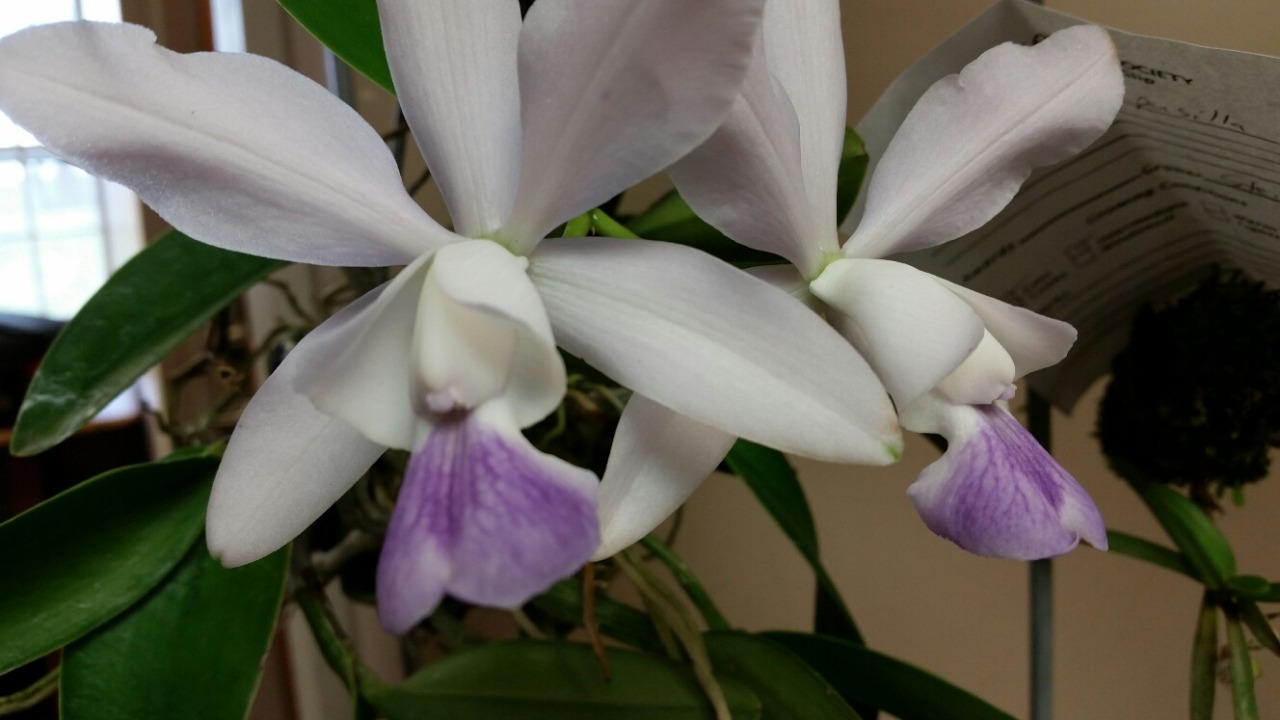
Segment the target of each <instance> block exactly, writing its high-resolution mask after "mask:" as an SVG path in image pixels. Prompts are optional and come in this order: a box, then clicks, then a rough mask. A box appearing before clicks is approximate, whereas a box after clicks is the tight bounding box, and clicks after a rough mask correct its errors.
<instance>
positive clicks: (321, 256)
mask: <svg viewBox="0 0 1280 720" xmlns="http://www.w3.org/2000/svg"><path fill="white" fill-rule="evenodd" d="M0 110H3V111H4V112H5V113H7V114H8V115H9V116H10V117H12V118H13V119H14V121H16V122H17V123H18V124H19V125H22V126H23V127H24V128H26V129H27V130H29V131H30V132H31V133H32V134H33V135H35V136H36V137H37V138H38V139H39V140H40V142H41V143H43V144H44V145H45V146H47V147H48V148H49V149H50V150H52V151H53V152H54V153H55V154H57V155H58V156H59V157H61V158H63V159H65V160H67V161H68V162H70V163H71V164H73V165H77V166H79V167H81V168H84V169H85V170H87V171H89V172H91V173H93V174H95V175H98V176H101V177H104V178H107V179H110V180H114V181H116V182H118V183H120V184H122V185H126V186H128V187H129V188H130V189H132V190H134V191H135V192H137V193H138V196H139V197H141V198H142V200H143V202H145V203H146V204H147V205H150V206H151V207H152V208H153V209H154V210H155V211H156V212H158V213H160V215H161V217H163V218H164V219H166V220H168V221H169V222H170V223H172V224H173V225H174V227H176V228H178V229H179V230H181V231H183V232H185V233H187V234H188V235H190V236H191V237H193V238H195V239H197V240H199V241H201V242H205V243H209V244H210V245H216V246H218V247H223V248H228V249H231V250H238V251H240V252H246V253H251V254H253V255H261V256H263V257H273V258H281V259H285V260H293V261H298V262H307V263H315V264H319V265H403V264H405V263H407V262H409V261H410V260H412V259H413V258H415V257H417V256H418V255H420V254H422V253H424V252H427V251H429V250H431V249H432V248H434V247H438V246H439V245H440V244H442V243H444V242H448V240H449V233H448V232H447V231H445V229H444V228H442V227H440V225H439V224H438V223H436V222H435V221H434V220H432V219H431V218H430V216H428V215H427V214H426V213H425V212H423V211H422V209H421V208H419V207H418V206H417V204H416V203H415V202H414V201H413V200H412V199H411V198H410V197H409V196H408V195H407V194H406V193H405V192H404V186H403V185H402V184H401V180H400V172H399V170H398V169H397V168H396V163H395V160H394V159H393V158H392V157H391V153H390V152H388V151H387V147H386V145H385V144H384V143H383V141H382V138H380V137H378V133H376V132H374V130H373V129H372V128H370V127H369V125H368V124H367V123H365V122H364V120H362V119H361V118H360V116H359V115H358V114H357V113H356V112H355V111H354V110H352V109H351V108H350V107H348V106H347V105H346V104H345V103H343V102H342V101H341V100H339V99H337V98H336V97H334V96H333V95H332V94H331V93H329V92H328V91H327V90H325V89H324V88H323V87H321V86H319V85H317V84H316V83H314V82H312V81H311V80H309V79H307V78H305V77H303V76H302V75H299V74H298V73H296V72H294V71H293V70H290V69H289V68H287V67H285V66H283V65H281V64H279V63H277V62H273V61H271V60H268V59H266V58H263V57H259V56H256V55H246V54H233V53H192V54H190V55H182V54H179V53H175V52H172V51H170V50H167V49H165V48H162V47H159V46H157V45H155V34H154V33H152V32H151V31H150V30H147V29H145V28H142V27H138V26H136V25H113V24H108V23H59V24H56V25H44V26H39V27H34V28H31V29H28V30H24V31H22V32H19V33H17V34H15V35H10V36H9V37H6V38H4V39H3V40H0Z"/></svg>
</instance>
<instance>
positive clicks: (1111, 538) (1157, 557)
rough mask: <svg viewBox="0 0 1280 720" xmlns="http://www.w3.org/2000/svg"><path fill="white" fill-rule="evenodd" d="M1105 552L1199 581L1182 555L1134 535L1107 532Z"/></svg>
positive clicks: (1112, 531) (1116, 531)
mask: <svg viewBox="0 0 1280 720" xmlns="http://www.w3.org/2000/svg"><path fill="white" fill-rule="evenodd" d="M1107 550H1108V551H1109V552H1113V553H1116V554H1117V555H1127V556H1129V557H1131V558H1135V559H1137V560H1142V561H1143V562H1148V563H1151V564H1152V565H1159V566H1160V567H1162V568H1165V569H1166V570H1172V571H1174V572H1176V573H1181V574H1183V575H1186V576H1187V577H1189V578H1191V579H1192V580H1199V578H1198V577H1196V574H1195V571H1193V570H1192V569H1191V565H1190V564H1188V563H1187V559H1186V557H1184V556H1183V555H1182V553H1180V552H1178V551H1177V550H1174V549H1172V548H1167V547H1165V546H1163V545H1160V544H1158V543H1153V542H1151V541H1150V540H1146V539H1143V538H1140V537H1138V536H1136V535H1130V534H1128V533H1123V532H1120V531H1118V530H1108V531H1107Z"/></svg>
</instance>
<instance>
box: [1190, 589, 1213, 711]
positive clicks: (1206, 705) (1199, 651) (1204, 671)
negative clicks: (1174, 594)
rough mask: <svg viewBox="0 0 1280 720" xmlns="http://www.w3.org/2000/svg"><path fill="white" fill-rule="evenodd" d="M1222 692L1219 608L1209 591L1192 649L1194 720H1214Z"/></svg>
mask: <svg viewBox="0 0 1280 720" xmlns="http://www.w3.org/2000/svg"><path fill="white" fill-rule="evenodd" d="M1217 689H1218V606H1217V604H1216V603H1215V602H1214V600H1213V595H1212V594H1211V593H1209V592H1208V591H1205V593H1204V599H1203V600H1202V601H1201V602H1200V618H1199V620H1197V622H1196V639H1195V643H1194V644H1193V645H1192V647H1191V713H1190V716H1189V717H1190V718H1191V720H1213V696H1214V694H1215V692H1216V691H1217Z"/></svg>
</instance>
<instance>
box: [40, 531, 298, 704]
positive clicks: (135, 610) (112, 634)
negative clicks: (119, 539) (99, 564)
mask: <svg viewBox="0 0 1280 720" xmlns="http://www.w3.org/2000/svg"><path fill="white" fill-rule="evenodd" d="M288 565H289V551H288V549H287V548H285V549H282V550H279V551H277V552H276V553H274V554H272V555H270V556H268V557H266V558H263V559H262V560H259V561H258V562H255V563H252V564H250V565H246V566H244V567H239V568H235V569H232V570H228V569H226V568H224V567H222V566H221V565H220V564H219V563H218V561H217V560H214V559H213V558H212V557H210V555H209V551H208V550H206V549H205V547H204V543H197V544H196V545H195V546H194V547H192V548H191V551H190V552H188V553H187V556H186V558H185V559H184V560H183V561H182V563H181V564H180V565H178V567H177V569H176V570H174V572H173V573H172V574H170V575H169V577H168V578H166V579H165V581H164V582H163V583H161V584H160V586H159V587H157V588H156V589H155V590H154V591H152V592H151V594H150V595H148V596H147V597H146V598H144V599H143V600H142V602H140V603H138V604H136V605H134V606H133V607H132V608H130V609H129V610H128V611H127V612H125V613H124V614H122V615H120V616H118V617H116V618H115V619H114V620H113V621H111V622H110V623H108V624H107V625H104V626H102V627H100V628H98V629H97V630H95V631H94V632H92V633H90V634H89V635H87V636H85V637H83V638H81V639H80V640H77V641H75V642H73V643H72V644H71V645H69V646H68V647H67V649H66V650H65V651H64V653H63V659H62V687H61V693H62V700H61V702H62V718H63V720H117V719H118V720H136V719H137V718H183V719H184V720H241V718H244V717H245V714H246V713H247V712H248V711H249V704H250V702H251V701H252V700H253V696H254V694H255V693H256V692H257V689H258V680H259V678H260V676H261V674H262V661H263V658H264V657H265V656H266V653H267V648H268V647H269V646H270V644H271V638H272V635H273V634H274V632H275V627H276V618H277V617H279V615H280V602H281V600H283V598H284V584H285V577H286V574H287V571H288Z"/></svg>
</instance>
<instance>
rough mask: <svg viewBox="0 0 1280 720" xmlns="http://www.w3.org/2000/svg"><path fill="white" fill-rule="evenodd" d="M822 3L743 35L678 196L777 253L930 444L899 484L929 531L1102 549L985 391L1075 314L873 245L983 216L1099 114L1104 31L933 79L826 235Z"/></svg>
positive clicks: (1059, 339)
mask: <svg viewBox="0 0 1280 720" xmlns="http://www.w3.org/2000/svg"><path fill="white" fill-rule="evenodd" d="M838 14H839V10H838V4H837V2H836V0H769V4H768V6H767V8H766V10H765V21H764V30H763V32H764V42H763V43H762V46H761V48H760V49H759V52H758V53H757V56H756V59H755V61H754V62H753V66H752V68H751V70H750V73H749V75H748V79H747V80H746V82H745V84H744V88H743V95H742V97H741V98H740V99H739V100H738V102H737V103H736V105H735V107H734V109H733V110H732V112H731V113H730V115H729V117H728V119H727V120H726V121H725V123H724V125H723V126H721V128H720V129H719V130H718V131H717V132H716V133H715V134H714V135H713V136H712V137H711V138H710V139H709V140H708V141H707V142H706V143H705V144H703V145H702V146H701V147H700V148H698V149H697V150H695V151H694V152H693V153H691V154H689V155H688V156H687V157H686V158H685V159H684V160H682V161H680V162H679V163H677V164H676V165H675V166H674V167H673V168H671V170H670V171H669V172H670V174H671V177H672V178H673V179H674V181H675V183H676V186H677V187H678V188H679V190H680V192H681V194H682V195H683V196H684V198H685V199H686V200H687V201H688V202H689V204H690V205H691V206H692V207H693V209H694V210H695V211H696V212H697V213H698V214H699V215H701V216H702V217H703V218H705V219H706V220H707V221H708V222H710V223H711V224H712V225H714V226H715V227H717V228H718V229H720V230H721V231H722V232H724V233H725V234H726V235H728V236H729V237H731V238H733V239H734V240H736V241H738V242H740V243H742V244H744V245H748V246H750V247H753V248H756V249H759V250H765V251H768V252H772V253H775V254H778V255H781V256H783V257H785V258H787V259H788V260H790V261H791V262H792V263H793V264H794V268H788V267H785V266H783V267H780V268H773V269H770V270H769V271H768V272H769V274H770V277H771V278H772V279H773V281H774V282H776V283H778V284H780V285H782V286H784V287H788V289H790V290H791V291H792V292H793V293H794V294H796V295H797V296H798V297H801V298H803V299H805V300H806V301H807V302H808V303H810V304H811V305H813V306H815V307H817V308H818V309H819V311H820V312H822V313H824V314H825V315H826V317H827V318H828V319H829V321H830V322H831V323H832V324H833V325H835V326H836V327H837V328H838V329H839V330H840V331H841V333H842V334H843V335H844V336H845V337H846V338H847V339H848V340H849V341H850V343H852V344H853V346H854V347H856V348H857V349H858V350H859V351H860V352H861V353H862V354H863V356H864V357H865V358H866V359H867V360H868V361H869V362H870V363H871V365H872V367H873V368H875V370H876V372H877V373H878V374H879V376H880V379H881V380H882V381H883V382H884V384H885V387H886V388H888V390H889V393H890V395H891V396H892V397H893V399H894V402H895V404H896V406H897V408H898V411H899V417H900V419H901V422H902V425H903V427H905V428H907V429H908V430H912V431H915V432H922V433H938V434H941V435H943V436H944V437H945V438H946V439H947V441H948V449H947V452H946V453H945V454H944V456H943V457H942V459H940V460H939V461H937V462H936V463H934V464H932V465H930V466H929V467H928V468H926V469H925V470H924V472H923V473H922V474H921V476H920V478H919V479H918V480H917V481H916V482H915V483H914V484H913V485H912V486H911V488H910V489H909V491H908V492H909V495H910V497H911V500H912V501H913V502H914V504H915V506H916V508H917V509H918V511H919V512H920V514H921V516H922V517H923V518H924V520H925V523H926V524H927V525H928V526H929V528H931V529H932V530H933V531H934V532H936V533H938V534H939V535H942V536H944V537H946V538H949V539H951V540H953V541H955V542H956V543H957V544H959V545H960V546H962V547H964V548H966V549H968V550H970V551H972V552H975V553H978V554H981V555H992V556H1001V557H1015V558H1041V557H1047V556H1052V555H1057V554H1061V553H1064V552H1067V551H1068V550H1070V549H1072V548H1074V547H1075V546H1076V544H1077V543H1078V542H1079V540H1080V539H1084V540H1085V541H1087V542H1089V543H1090V544H1092V545H1095V546H1097V547H1101V548H1105V547H1106V533H1105V528H1104V526H1103V523H1102V519H1101V516H1100V515H1099V513H1098V511H1097V508H1096V507H1095V506H1094V504H1093V502H1092V500H1090V498H1089V496H1088V495H1087V494H1086V493H1085V491H1084V490H1083V489H1082V488H1081V487H1080V486H1079V484H1078V483H1077V482H1076V481H1075V480H1074V479H1073V478H1072V477H1071V476H1070V475H1069V474H1068V473H1067V472H1066V471H1065V470H1063V468H1062V467H1061V466H1059V465H1058V463H1057V462H1055V461H1054V460H1053V458H1052V457H1051V456H1050V455H1049V454H1048V453H1046V452H1045V451H1044V450H1043V449H1042V448H1041V447H1040V446H1039V444H1038V443H1036V442H1035V440H1034V439H1033V438H1032V437H1031V436H1030V434H1028V433H1027V432H1026V431H1025V430H1024V429H1023V428H1022V426H1021V425H1019V424H1018V423H1017V422H1016V421H1015V420H1014V419H1013V418H1012V417H1011V416H1010V415H1009V413H1008V412H1007V410H1006V409H1005V408H1004V406H1003V404H1002V402H1001V401H1003V400H1006V399H1008V398H1009V397H1011V396H1012V394H1013V391H1014V388H1013V384H1012V383H1013V382H1014V380H1015V379H1017V378H1019V377H1021V376H1023V375H1025V374H1026V373H1029V372H1031V371H1033V370H1037V369H1039V368H1042V367H1046V366H1048V365H1051V364H1053V363H1055V362H1057V361H1059V360H1061V359H1062V358H1063V357H1064V356H1065V355H1066V353H1067V351H1068V350H1069V349H1070V347H1071V345H1072V343H1073V342H1074V341H1075V330H1074V329H1073V328H1072V327H1071V326H1069V325H1067V324H1065V323H1062V322H1059V321H1056V320H1052V319H1049V318H1046V317H1043V316H1040V315H1037V314H1035V313H1033V312H1030V311H1028V310H1025V309H1023V308H1018V307H1013V306H1010V305H1007V304H1005V303H1003V302H1000V301H998V300H995V299H992V298H989V297H986V296H983V295H981V294H979V293H976V292H973V291H970V290H968V289H966V288H963V287H960V286H957V285H954V284H952V283H949V282H947V281H944V280H942V279H940V278H937V277H934V276H932V275H929V274H926V273H924V272H922V271H919V270H916V269H915V268H913V267H911V266H909V265H906V264H904V263H900V262H895V261H892V260H884V259H881V258H884V257H886V256H888V255H891V254H894V253H900V252H906V251H910V250H919V249H922V248H927V247H931V246H934V245H938V244H940V243H944V242H947V241H949V240H952V239H954V238H958V237H960V236H961V235H964V234H965V233H967V232H969V231H971V230H974V229H976V228H978V227H980V226H981V225H982V224H984V223H985V222H987V221H988V220H989V219H991V218H992V217H993V216H994V215H995V214H996V213H997V212H999V211H1000V209H1001V208H1003V207H1004V206H1005V205H1006V204H1008V202H1009V201H1010V200H1011V199H1012V198H1013V196H1014V195H1015V193H1016V192H1017V191H1018V188H1019V187H1020V186H1021V184H1022V182H1023V181H1024V180H1025V179H1026V178H1027V177H1028V175H1029V174H1030V173H1031V171H1032V169H1033V168H1035V167H1038V166H1042V165H1047V164H1050V163H1054V162H1058V161H1060V160H1063V159H1066V158H1067V157H1069V156H1071V155H1073V154H1075V153H1077V152H1079V151H1081V150H1083V149H1084V148H1085V147H1086V146H1088V145H1089V144H1090V143H1092V142H1093V141H1094V140H1096V139H1097V138H1098V137H1099V136H1100V135H1101V134H1102V133H1103V132H1104V131H1105V130H1106V128H1107V127H1108V126H1109V125H1110V124H1111V121H1112V120H1113V118H1114V117H1115V114H1116V112H1117V111H1118V110H1119V107H1120V103H1121V100H1122V98H1123V94H1124V87H1123V80H1122V77H1121V72H1120V69H1119V64H1118V60H1117V58H1116V55H1115V49H1114V48H1113V46H1112V44H1111V42H1110V39H1109V38H1108V36H1107V34H1106V32H1105V31H1104V30H1102V29H1100V28H1096V27H1086V26H1081V27H1073V28H1070V29H1067V30H1063V31H1061V32H1058V33H1055V34H1053V35H1052V36H1051V37H1049V38H1048V39H1047V40H1045V41H1044V42H1042V43H1040V44H1039V45H1037V46H1035V47H1022V46H1018V45H1014V44H1005V45H1001V46H999V47H996V48H993V49H991V50H989V51H987V52H986V53H984V54H983V55H982V56H981V57H979V58H978V59H977V60H975V61H973V62H972V63H971V64H969V65H968V66H967V67H966V68H964V70H962V71H961V72H960V73H959V74H958V75H953V76H950V77H947V78H943V79H942V80H940V81H939V82H938V83H936V84H935V85H934V86H933V87H932V88H930V89H929V91H928V92H926V93H925V94H924V96H923V97H921V98H920V100H919V102H918V103H917V104H916V106H915V108H914V109H913V110H912V111H911V113H910V114H909V115H908V116H907V118H906V120H905V121H904V122H903V124H902V127H901V128H900V129H899V130H898V132H897V134H896V136H895V137H894V138H893V140H892V142H891V143H890V145H889V147H888V148H887V149H886V151H885V153H884V155H883V157H881V158H880V161H879V164H878V166H877V168H876V170H875V172H874V175H873V177H872V178H871V179H870V181H869V186H868V188H867V201H866V212H865V214H864V216H863V218H862V221H861V224H860V225H858V227H857V230H856V231H855V232H854V233H853V234H852V235H851V236H850V237H849V238H848V240H847V241H846V242H844V243H843V244H842V243H841V242H840V235H839V232H838V230H837V221H838V219H837V218H836V205H835V197H836V173H837V164H838V162H839V158H840V151H841V143H842V140H843V134H844V127H845V101H844V98H845V78H844V60H843V50H842V47H841V39H840V22H839V17H838Z"/></svg>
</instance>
